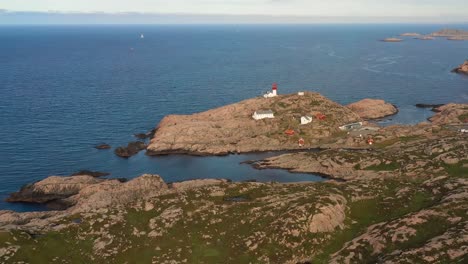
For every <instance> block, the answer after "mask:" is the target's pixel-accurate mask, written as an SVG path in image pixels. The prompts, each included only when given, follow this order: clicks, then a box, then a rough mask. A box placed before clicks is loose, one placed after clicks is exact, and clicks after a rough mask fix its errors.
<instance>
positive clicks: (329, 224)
mask: <svg viewBox="0 0 468 264" xmlns="http://www.w3.org/2000/svg"><path fill="white" fill-rule="evenodd" d="M328 199H330V201H331V203H329V204H327V205H324V206H322V207H320V208H319V210H320V213H318V214H314V215H313V216H312V217H311V220H310V222H309V231H310V232H311V233H325V232H333V231H335V229H337V228H341V229H343V228H344V220H345V218H346V213H345V212H346V203H347V201H346V199H345V198H344V197H343V196H341V195H332V196H330V197H328Z"/></svg>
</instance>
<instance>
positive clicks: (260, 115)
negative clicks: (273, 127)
mask: <svg viewBox="0 0 468 264" xmlns="http://www.w3.org/2000/svg"><path fill="white" fill-rule="evenodd" d="M252 118H253V119H255V120H260V119H265V118H275V115H274V114H273V111H271V110H258V111H255V113H254V114H253V115H252Z"/></svg>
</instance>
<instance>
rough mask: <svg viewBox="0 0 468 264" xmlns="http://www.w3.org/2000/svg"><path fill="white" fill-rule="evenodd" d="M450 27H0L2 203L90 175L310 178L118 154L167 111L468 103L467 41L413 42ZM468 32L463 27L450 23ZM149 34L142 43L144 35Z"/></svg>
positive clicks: (409, 120)
mask: <svg viewBox="0 0 468 264" xmlns="http://www.w3.org/2000/svg"><path fill="white" fill-rule="evenodd" d="M444 27H446V26H444V25H177V26H175V25H165V26H156V25H152V26H149V25H142V26H138V25H134V26H124V25H115V26H0V200H2V201H1V202H0V209H10V210H18V211H28V210H36V209H39V207H37V206H32V205H25V204H8V203H5V202H3V200H4V199H5V198H6V197H7V195H8V194H9V193H11V192H14V191H17V190H18V189H19V188H21V186H23V185H24V184H27V183H30V182H34V181H37V180H41V179H43V178H45V177H47V176H49V175H69V174H71V173H73V172H76V171H79V170H82V169H88V170H98V171H104V172H109V173H111V177H126V178H132V177H136V176H138V175H141V174H143V173H153V174H160V175H161V176H162V177H163V178H164V179H165V180H166V181H168V182H170V181H180V180H184V179H193V178H230V179H232V180H235V181H241V180H249V179H256V180H258V181H280V182H293V181H316V180H321V179H320V178H319V177H317V176H315V175H306V174H291V173H288V172H286V171H279V170H262V171H257V170H254V169H252V168H251V167H250V166H249V165H245V164H240V163H241V162H242V161H245V160H251V159H259V158H262V157H266V156H268V155H272V154H271V153H263V154H248V155H232V156H227V157H190V156H179V155H176V156H164V157H148V156H146V155H145V154H144V152H141V153H140V154H138V155H137V156H134V157H132V158H130V159H121V158H119V157H117V156H115V155H114V153H113V151H112V150H96V149H94V148H93V146H94V145H96V144H98V143H101V142H105V143H108V144H110V145H112V146H113V147H117V146H121V145H126V144H127V143H128V142H129V141H133V140H135V138H134V136H133V135H134V134H135V133H143V132H147V131H149V130H151V129H152V128H154V127H155V126H156V125H157V124H158V122H159V121H160V120H161V118H163V117H164V116H165V115H167V114H190V113H195V112H200V111H204V110H207V109H210V108H214V107H218V106H222V105H225V104H229V103H233V102H237V101H240V100H243V99H246V98H251V97H254V96H258V95H260V94H262V93H263V92H264V91H265V90H268V89H269V88H270V86H271V84H272V83H273V82H277V83H278V85H279V93H292V92H296V91H298V90H309V91H317V92H320V93H322V94H324V95H325V96H327V97H329V98H331V99H332V100H335V101H337V102H339V103H342V104H347V103H350V102H353V101H357V100H360V99H362V98H367V97H370V98H382V99H385V100H386V101H389V102H391V103H393V104H395V105H397V106H398V107H399V109H400V112H399V114H398V115H396V116H394V117H391V118H389V119H386V120H384V121H382V123H383V124H394V123H403V124H414V123H418V122H421V121H424V120H425V119H426V118H428V117H429V116H431V114H432V113H431V112H430V111H428V110H425V109H418V108H416V107H414V104H416V103H447V102H464V103H466V102H468V77H466V76H461V75H456V74H453V73H451V72H450V70H451V69H452V68H454V67H455V66H457V65H459V64H461V63H462V62H463V61H464V60H465V59H468V41H448V40H445V39H436V40H433V41H421V40H416V39H412V38H406V39H405V41H404V42H401V43H385V42H381V41H378V40H379V39H383V38H386V37H391V36H397V35H399V34H400V33H404V32H420V33H430V32H434V31H437V30H439V29H441V28H444ZM450 27H453V28H460V29H468V25H451V26H450ZM142 34H143V35H144V38H142V37H141V35H142Z"/></svg>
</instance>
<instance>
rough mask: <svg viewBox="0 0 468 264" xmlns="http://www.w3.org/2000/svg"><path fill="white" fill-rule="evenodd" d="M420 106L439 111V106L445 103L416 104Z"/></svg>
mask: <svg viewBox="0 0 468 264" xmlns="http://www.w3.org/2000/svg"><path fill="white" fill-rule="evenodd" d="M415 106H416V107H418V108H431V111H433V112H437V108H438V107H441V106H443V104H416V105H415Z"/></svg>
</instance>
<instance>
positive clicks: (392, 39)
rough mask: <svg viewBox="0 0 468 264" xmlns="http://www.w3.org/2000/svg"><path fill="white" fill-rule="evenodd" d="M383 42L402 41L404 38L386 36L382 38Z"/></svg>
mask: <svg viewBox="0 0 468 264" xmlns="http://www.w3.org/2000/svg"><path fill="white" fill-rule="evenodd" d="M382 41H383V42H402V41H403V39H400V38H385V39H382Z"/></svg>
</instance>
